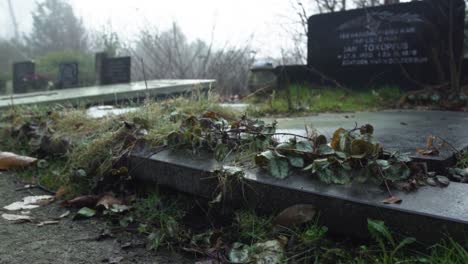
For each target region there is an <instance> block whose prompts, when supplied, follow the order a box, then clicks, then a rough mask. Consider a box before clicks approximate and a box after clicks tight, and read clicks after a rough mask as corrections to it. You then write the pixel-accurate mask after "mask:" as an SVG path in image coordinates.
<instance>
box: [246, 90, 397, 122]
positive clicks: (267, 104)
mask: <svg viewBox="0 0 468 264" xmlns="http://www.w3.org/2000/svg"><path fill="white" fill-rule="evenodd" d="M288 92H289V95H288ZM288 97H289V98H288ZM400 97H401V91H400V89H398V88H396V87H380V88H376V89H371V90H365V91H364V90H345V89H341V88H317V87H310V86H303V85H291V86H290V87H289V88H288V90H284V91H274V92H273V93H272V94H271V95H270V97H269V98H263V99H261V98H253V99H251V100H250V103H252V105H251V106H250V107H248V109H247V113H248V114H249V115H251V116H265V115H278V114H286V115H288V114H301V113H302V114H304V113H318V112H353V111H373V110H378V109H383V108H391V107H394V105H395V104H396V102H397V101H398V99H399V98H400Z"/></svg>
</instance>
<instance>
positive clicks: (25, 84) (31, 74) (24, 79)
mask: <svg viewBox="0 0 468 264" xmlns="http://www.w3.org/2000/svg"><path fill="white" fill-rule="evenodd" d="M35 74H36V65H35V64H34V63H33V62H31V61H24V62H16V63H14V64H13V92H14V93H27V92H30V91H29V89H30V88H31V87H32V86H34V78H35Z"/></svg>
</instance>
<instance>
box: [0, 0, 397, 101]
mask: <svg viewBox="0 0 468 264" xmlns="http://www.w3.org/2000/svg"><path fill="white" fill-rule="evenodd" d="M402 2H405V1H402ZM343 3H345V6H343ZM382 3H383V1H380V0H304V1H301V0H256V1H249V0H237V1H228V0H223V1H222V0H202V1H186V0H185V1H184V0H174V1H160V0H158V1H148V0H133V1H128V0H99V1H92V0H0V28H2V30H1V31H0V80H2V79H3V80H8V79H11V64H12V63H13V62H15V61H22V60H34V61H35V62H36V63H37V72H38V74H39V75H40V76H39V77H40V78H43V79H44V80H45V81H47V80H53V79H54V78H56V75H57V73H56V71H57V70H56V68H58V67H57V66H58V64H59V63H60V62H63V61H77V62H79V64H80V80H81V85H88V84H92V83H93V82H94V75H93V72H94V68H93V67H94V53H95V52H99V51H106V52H108V53H110V55H112V56H132V79H133V80H141V79H143V74H142V72H143V70H145V71H146V72H147V76H146V77H147V78H149V79H163V78H164V79H165V78H171V79H190V78H193V79H217V80H218V88H219V90H220V92H221V93H223V94H238V93H245V87H246V82H247V74H248V70H249V68H250V67H252V65H253V64H254V63H259V62H262V61H269V62H273V63H275V64H302V63H305V59H306V43H307V38H306V33H307V28H306V21H307V17H308V16H310V15H312V14H315V13H320V12H334V11H340V10H344V9H350V8H354V7H356V6H373V5H379V4H382Z"/></svg>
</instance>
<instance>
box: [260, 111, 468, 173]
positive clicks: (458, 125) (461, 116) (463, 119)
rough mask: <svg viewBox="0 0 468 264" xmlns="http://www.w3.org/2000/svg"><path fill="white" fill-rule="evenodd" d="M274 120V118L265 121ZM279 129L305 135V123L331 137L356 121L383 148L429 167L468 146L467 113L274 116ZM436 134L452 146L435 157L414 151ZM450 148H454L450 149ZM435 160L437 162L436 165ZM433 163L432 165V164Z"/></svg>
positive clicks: (449, 161)
mask: <svg viewBox="0 0 468 264" xmlns="http://www.w3.org/2000/svg"><path fill="white" fill-rule="evenodd" d="M268 121H270V122H271V121H273V120H268ZM276 121H278V128H279V132H291V133H295V134H302V135H305V130H304V127H305V125H308V126H309V127H312V128H314V129H316V130H317V131H318V133H321V134H324V135H325V136H327V138H331V136H332V135H333V132H334V131H335V130H336V129H338V128H340V127H342V128H345V129H352V128H354V127H355V126H356V124H358V125H359V126H361V125H364V124H371V125H372V126H374V131H375V132H374V133H375V137H376V138H377V140H379V141H380V142H381V143H382V144H383V146H384V149H385V150H388V151H400V152H402V153H410V154H411V155H412V156H413V157H415V158H418V159H421V160H424V161H427V162H428V165H429V167H430V169H432V168H433V167H438V168H439V169H440V168H441V167H443V166H450V165H451V164H452V165H453V160H452V158H453V153H454V149H453V148H456V149H457V150H463V149H466V148H468V133H467V131H468V113H463V112H448V111H397V110H394V111H383V112H361V113H347V114H346V113H340V114H319V115H317V116H309V117H300V118H280V119H277V120H276ZM431 135H433V136H438V137H440V138H442V139H444V140H446V141H447V142H449V143H450V145H451V146H444V147H443V148H441V149H440V154H439V155H437V156H423V155H419V154H417V153H416V150H417V149H424V148H425V147H426V141H427V138H428V137H429V136H431ZM452 147H453V148H452ZM437 163H438V164H437ZM433 164H435V166H431V165H433Z"/></svg>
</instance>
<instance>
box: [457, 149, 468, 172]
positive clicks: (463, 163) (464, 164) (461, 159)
mask: <svg viewBox="0 0 468 264" xmlns="http://www.w3.org/2000/svg"><path fill="white" fill-rule="evenodd" d="M456 167H457V168H460V169H466V168H468V151H463V152H462V153H459V154H458V157H457V165H456Z"/></svg>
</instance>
